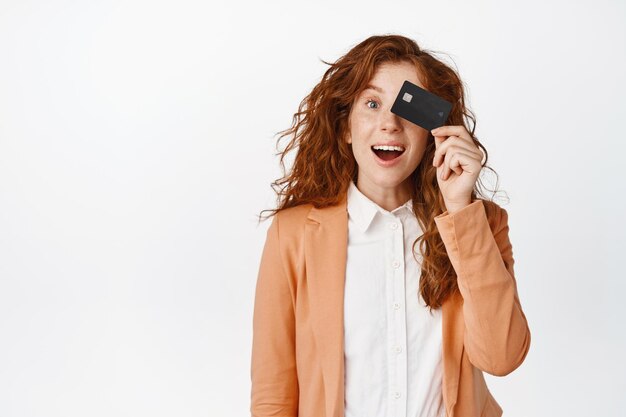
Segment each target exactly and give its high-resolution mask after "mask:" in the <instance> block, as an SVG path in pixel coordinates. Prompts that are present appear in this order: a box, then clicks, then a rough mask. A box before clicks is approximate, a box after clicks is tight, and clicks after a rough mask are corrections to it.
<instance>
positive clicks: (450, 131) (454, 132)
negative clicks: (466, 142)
mask: <svg viewBox="0 0 626 417" xmlns="http://www.w3.org/2000/svg"><path fill="white" fill-rule="evenodd" d="M430 133H432V135H433V136H460V137H464V138H469V137H471V135H470V134H469V132H468V131H467V129H466V128H465V126H463V125H445V126H441V127H438V128H437V129H433V130H431V131H430Z"/></svg>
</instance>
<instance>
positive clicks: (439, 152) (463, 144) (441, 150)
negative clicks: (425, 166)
mask: <svg viewBox="0 0 626 417" xmlns="http://www.w3.org/2000/svg"><path fill="white" fill-rule="evenodd" d="M452 148H456V149H457V150H462V151H465V152H466V153H469V154H472V155H475V156H476V157H477V158H479V159H480V160H482V153H481V152H480V150H479V149H478V148H477V147H476V145H474V143H471V144H469V143H468V142H467V141H465V140H463V139H460V138H458V137H456V136H450V137H449V138H448V139H447V140H446V141H445V143H443V144H442V145H441V146H439V147H438V148H437V149H436V150H435V153H434V155H433V166H439V165H440V164H441V162H442V161H443V158H444V157H445V155H446V153H447V152H449V150H450V149H452Z"/></svg>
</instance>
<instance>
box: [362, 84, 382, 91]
mask: <svg viewBox="0 0 626 417" xmlns="http://www.w3.org/2000/svg"><path fill="white" fill-rule="evenodd" d="M365 90H376V91H378V92H379V93H384V91H383V89H382V88H380V87H377V86H375V85H372V84H368V85H367V87H365ZM365 90H364V91H365Z"/></svg>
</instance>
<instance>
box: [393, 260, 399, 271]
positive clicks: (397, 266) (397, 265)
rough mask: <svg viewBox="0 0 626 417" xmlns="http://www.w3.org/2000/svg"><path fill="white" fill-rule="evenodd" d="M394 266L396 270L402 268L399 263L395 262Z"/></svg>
mask: <svg viewBox="0 0 626 417" xmlns="http://www.w3.org/2000/svg"><path fill="white" fill-rule="evenodd" d="M392 265H393V267H394V268H396V269H397V268H399V267H400V262H398V261H393V264H392Z"/></svg>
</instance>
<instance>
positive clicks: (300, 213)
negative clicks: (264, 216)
mask: <svg viewBox="0 0 626 417" xmlns="http://www.w3.org/2000/svg"><path fill="white" fill-rule="evenodd" d="M312 208H313V204H311V203H307V204H300V205H297V206H294V207H289V208H286V209H283V210H280V211H279V212H277V213H276V214H275V215H274V220H273V221H274V222H276V223H277V225H278V226H279V228H280V235H281V236H288V235H293V234H294V233H296V234H297V233H298V232H299V231H301V230H302V228H304V224H305V223H306V219H307V217H308V215H309V212H310V211H311V209H312Z"/></svg>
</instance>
